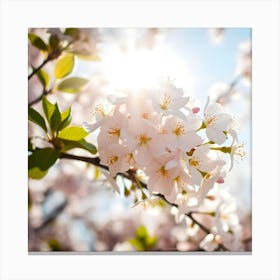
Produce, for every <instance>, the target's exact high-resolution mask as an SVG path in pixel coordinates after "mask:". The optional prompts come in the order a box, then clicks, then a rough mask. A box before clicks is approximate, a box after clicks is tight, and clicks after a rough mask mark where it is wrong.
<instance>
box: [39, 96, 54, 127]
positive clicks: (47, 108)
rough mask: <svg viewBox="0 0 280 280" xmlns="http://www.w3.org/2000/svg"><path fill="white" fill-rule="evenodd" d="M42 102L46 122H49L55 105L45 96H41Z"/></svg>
mask: <svg viewBox="0 0 280 280" xmlns="http://www.w3.org/2000/svg"><path fill="white" fill-rule="evenodd" d="M42 102H43V110H44V113H45V116H46V118H47V120H48V122H49V123H50V122H51V116H52V114H53V112H54V110H55V105H54V104H52V103H51V102H50V101H49V100H48V99H47V97H46V96H43V98H42Z"/></svg>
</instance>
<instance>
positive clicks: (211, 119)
mask: <svg viewBox="0 0 280 280" xmlns="http://www.w3.org/2000/svg"><path fill="white" fill-rule="evenodd" d="M216 120H217V118H216V116H213V115H212V116H209V117H208V118H207V119H206V120H205V124H206V126H211V125H213V124H215V123H216Z"/></svg>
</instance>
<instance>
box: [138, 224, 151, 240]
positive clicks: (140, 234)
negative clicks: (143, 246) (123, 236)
mask: <svg viewBox="0 0 280 280" xmlns="http://www.w3.org/2000/svg"><path fill="white" fill-rule="evenodd" d="M147 234H148V232H147V229H146V227H145V226H143V225H140V226H139V227H138V228H137V229H136V237H138V238H144V237H145V236H146V235H147Z"/></svg>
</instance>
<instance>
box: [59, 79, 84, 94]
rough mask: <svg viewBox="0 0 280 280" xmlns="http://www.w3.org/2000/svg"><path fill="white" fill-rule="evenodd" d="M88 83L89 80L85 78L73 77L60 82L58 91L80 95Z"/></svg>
mask: <svg viewBox="0 0 280 280" xmlns="http://www.w3.org/2000/svg"><path fill="white" fill-rule="evenodd" d="M87 82H88V80H87V79H84V78H78V77H71V78H67V79H65V80H63V81H62V82H60V84H59V85H58V86H57V89H58V90H59V91H63V92H68V93H78V92H80V91H81V90H82V88H83V87H84V86H85V85H86V84H87Z"/></svg>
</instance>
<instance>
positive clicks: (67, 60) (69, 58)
mask: <svg viewBox="0 0 280 280" xmlns="http://www.w3.org/2000/svg"><path fill="white" fill-rule="evenodd" d="M74 64H75V56H74V55H73V54H67V55H65V56H64V57H62V58H60V59H59V60H58V61H57V63H56V65H55V69H54V75H55V77H56V78H57V79H61V78H63V77H65V76H67V75H69V74H70V73H71V72H72V70H73V68H74Z"/></svg>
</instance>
